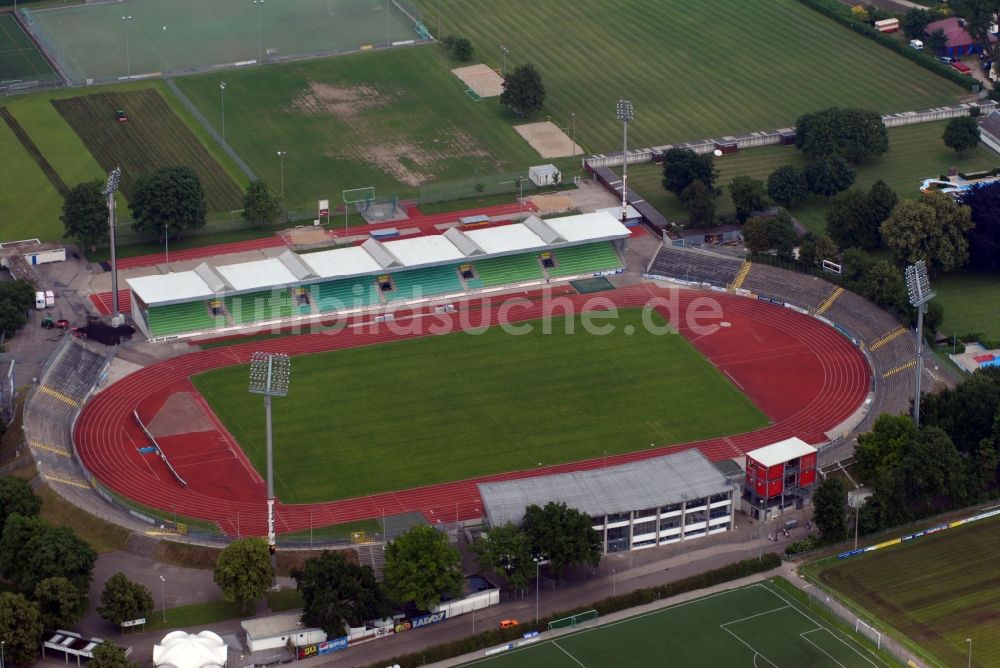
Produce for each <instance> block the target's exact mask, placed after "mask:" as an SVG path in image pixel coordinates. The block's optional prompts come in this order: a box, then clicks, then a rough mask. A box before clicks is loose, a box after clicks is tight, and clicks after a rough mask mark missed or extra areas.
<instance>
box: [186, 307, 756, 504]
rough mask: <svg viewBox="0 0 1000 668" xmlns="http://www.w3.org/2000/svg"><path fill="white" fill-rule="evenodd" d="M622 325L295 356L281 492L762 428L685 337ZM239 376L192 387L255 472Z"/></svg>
mask: <svg viewBox="0 0 1000 668" xmlns="http://www.w3.org/2000/svg"><path fill="white" fill-rule="evenodd" d="M619 315H620V317H619V318H618V319H617V320H615V321H613V323H614V331H613V332H612V333H610V334H606V335H603V336H599V335H594V334H588V333H586V332H585V331H584V330H583V328H582V326H581V320H580V318H579V317H576V318H572V319H565V318H556V319H553V320H552V328H551V333H549V334H546V333H543V330H542V328H541V323H540V322H533V323H531V324H532V326H533V328H532V331H531V332H530V333H528V334H524V335H520V336H515V335H512V334H508V333H506V332H504V331H503V330H502V329H501V328H499V327H496V328H489V329H486V330H483V333H481V334H478V335H474V334H466V333H453V334H446V335H440V336H427V337H423V338H418V339H409V340H404V341H398V342H395V343H388V344H382V345H376V346H369V347H362V348H353V349H347V350H339V351H334V352H330V353H322V354H316V355H309V356H302V357H295V358H293V360H292V380H291V389H290V392H289V395H288V397H287V398H286V399H277V400H275V410H274V443H275V464H274V465H275V481H276V491H277V493H278V496H279V497H280V498H281V500H282V501H283V502H285V503H309V502H319V501H327V500H331V499H340V498H347V497H354V496H361V495H364V494H370V493H375V492H382V491H391V490H398V489H410V488H412V487H417V486H421V485H427V484H432V483H439V482H446V481H453V480H462V479H466V478H470V477H474V476H481V475H487V474H494V473H502V472H506V471H514V470H518V469H530V468H535V467H537V466H538V465H540V464H542V465H551V464H557V463H562V462H570V461H577V460H582V459H588V458H595V457H601V456H602V455H603V454H605V453H606V454H608V455H611V454H616V453H621V452H629V451H634V450H639V449H642V448H646V447H648V446H649V444H650V443H656V444H657V445H664V444H669V443H683V442H687V441H691V440H695V439H703V438H710V437H713V436H721V435H724V434H734V433H740V432H744V431H748V430H752V429H757V428H759V427H762V426H764V425H765V424H766V423H767V420H766V418H765V417H764V415H763V414H762V413H760V411H759V410H757V408H756V407H755V406H754V405H753V404H752V403H751V402H750V401H749V399H747V398H746V397H745V396H744V395H743V394H742V393H741V392H740V391H739V390H738V389H737V388H736V387H735V386H734V385H732V384H731V383H730V382H729V380H728V379H726V378H725V376H723V375H722V374H721V373H719V371H718V370H717V369H716V368H715V367H714V366H712V364H711V363H710V362H709V361H708V360H706V359H705V358H704V357H703V356H702V355H701V353H699V352H698V351H697V350H696V349H695V348H694V347H692V346H691V345H690V344H689V343H688V342H687V341H686V340H684V339H683V338H682V337H680V336H678V335H676V334H667V335H662V336H659V335H656V334H653V333H650V332H648V331H647V329H646V328H645V327H644V326H643V322H642V315H643V314H642V312H641V311H639V310H622V311H620V312H619ZM654 315H655V314H654ZM656 317H657V318H658V316H656ZM567 321H568V322H569V323H571V324H572V325H573V331H574V332H575V333H573V334H566V333H565V332H566V327H565V325H566V324H567ZM661 322H662V321H661ZM630 327H631V328H632V330H631V331H634V332H635V333H634V334H632V335H629V334H628V333H627V332H628V331H630V330H629V328H630ZM246 378H247V367H246V366H234V367H227V368H223V369H218V370H215V371H211V372H208V373H206V374H202V375H199V376H195V377H194V378H193V381H194V384H195V386H196V387H197V388H198V389H199V390H200V391H201V392H202V394H203V395H204V396H205V398H206V399H207V400H208V402H209V404H210V405H211V407H212V409H213V410H214V411H215V413H216V414H217V415H218V416H219V418H220V419H221V420H222V422H223V423H224V424H225V425H226V426H227V427H228V428H229V430H230V432H231V433H232V434H233V435H234V436H235V438H236V440H237V441H238V442H239V443H240V446H241V447H242V448H243V450H244V452H246V454H247V455H248V457H249V458H250V460H251V461H252V462H253V464H254V466H256V467H257V469H258V470H263V469H264V465H265V434H264V424H263V420H262V419H261V413H260V410H261V409H260V397H258V396H255V395H250V394H248V393H247V392H246V391H245V387H246Z"/></svg>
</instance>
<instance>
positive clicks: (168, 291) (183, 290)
mask: <svg viewBox="0 0 1000 668" xmlns="http://www.w3.org/2000/svg"><path fill="white" fill-rule="evenodd" d="M125 282H126V283H128V285H129V287H130V288H132V291H133V292H135V294H136V295H138V297H139V299H141V300H142V301H144V302H146V303H147V304H159V303H161V302H174V301H183V300H185V299H200V298H207V297H211V296H212V295H214V294H215V293H214V292H213V291H212V288H210V287H209V285H208V283H206V282H205V281H204V279H202V277H201V276H199V275H198V274H196V273H195V272H193V271H180V272H177V273H176V274H157V275H153V276H141V277H139V278H128V279H125Z"/></svg>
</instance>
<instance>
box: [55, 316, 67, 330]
mask: <svg viewBox="0 0 1000 668" xmlns="http://www.w3.org/2000/svg"><path fill="white" fill-rule="evenodd" d="M56 327H58V328H59V329H69V320H66V319H63V318H61V319H59V320H56Z"/></svg>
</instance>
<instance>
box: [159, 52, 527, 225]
mask: <svg viewBox="0 0 1000 668" xmlns="http://www.w3.org/2000/svg"><path fill="white" fill-rule="evenodd" d="M453 65H454V63H451V62H450V61H448V59H447V57H446V55H445V54H444V51H443V50H442V49H439V48H436V47H413V48H406V49H392V50H389V51H384V52H375V53H361V54H355V55H347V56H343V57H338V58H329V59H324V60H309V61H300V62H294V63H286V64H283V65H281V66H277V67H264V68H250V69H245V70H238V71H232V72H226V73H225V76H224V78H225V80H226V84H227V87H226V92H225V95H226V119H225V120H226V139H227V141H228V142H229V143H230V144H231V145H232V146H233V147H234V148H235V149H236V151H237V153H239V154H240V156H241V157H242V158H243V159H244V160H246V161H247V163H248V164H249V165H250V166H251V168H252V169H253V170H254V172H255V173H256V174H257V175H258V176H259V177H260V178H262V179H264V180H266V181H267V182H269V183H271V184H272V185H276V184H278V183H279V182H280V180H281V171H280V170H281V164H280V161H279V160H278V158H277V157H276V155H275V153H276V151H277V150H279V149H280V150H282V151H286V152H287V156H285V159H284V170H285V172H284V175H285V193H286V201H287V202H288V206H289V208H291V209H302V210H305V211H313V212H315V210H316V209H315V207H316V200H317V199H318V198H329V199H330V200H331V202H333V203H334V205H335V206H336V205H338V204H340V202H341V191H343V190H346V189H349V188H359V187H367V186H374V187H375V188H376V194H377V195H379V196H388V195H392V194H393V193H396V194H399V195H400V196H412V195H413V194H415V193H416V192H417V187H418V186H419V185H421V184H424V183H427V182H432V181H436V180H445V181H451V180H456V179H471V178H473V177H474V175H477V174H483V175H484V176H483V177H482V178H483V180H484V181H488V180H489V178H490V177H489V176H486V175H494V174H497V173H499V172H509V171H514V170H518V169H521V170H523V169H526V168H527V165H533V164H537V163H538V162H539V158H538V154H537V153H535V152H534V150H533V149H532V148H531V147H530V146H528V144H527V143H526V142H525V141H524V140H522V139H521V138H520V137H519V136H518V135H517V133H516V132H515V131H514V130H513V128H512V127H511V126H510V123H509V119H508V120H504V119H505V118H507V115H508V114H509V112H505V111H504V109H503V108H502V107H500V105H498V104H496V103H495V101H494V102H488V101H484V102H479V103H476V102H472V101H471V100H470V99H469V97H468V96H467V95H466V94H465V85H464V84H463V83H462V82H461V81H459V80H458V79H457V78H456V77H454V76H453V75H452V74H451V72H450V71H449V69H450V67H452V66H453ZM220 78H223V77H222V76H221V75H220V74H218V73H214V74H205V75H197V76H191V77H182V78H178V79H176V83H177V85H178V86H179V87H180V88H181V90H182V91H183V92H184V93H185V94H186V95H187V96H188V97H189V98H191V100H192V101H193V102H194V104H195V105H196V106H197V107H198V109H199V110H200V111H201V113H202V114H204V116H205V118H207V119H208V121H209V122H210V123H212V124H213V125H214V126H215V127H216V128H219V127H220V126H221V124H222V118H221V115H222V108H221V104H220V94H219V80H220ZM509 116H510V118H513V115H509ZM487 185H492V182H491V183H488V184H487Z"/></svg>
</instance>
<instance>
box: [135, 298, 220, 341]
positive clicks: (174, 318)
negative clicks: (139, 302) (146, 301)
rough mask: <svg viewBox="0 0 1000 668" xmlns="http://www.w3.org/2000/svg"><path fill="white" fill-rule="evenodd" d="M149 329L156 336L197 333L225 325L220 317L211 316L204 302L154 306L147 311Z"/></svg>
mask: <svg viewBox="0 0 1000 668" xmlns="http://www.w3.org/2000/svg"><path fill="white" fill-rule="evenodd" d="M148 318H149V329H150V331H151V332H152V333H153V334H155V335H157V336H165V335H168V334H181V333H183V332H197V331H201V330H206V329H212V328H214V327H218V326H221V325H224V324H225V318H224V317H222V316H213V315H212V312H211V311H209V309H208V305H207V304H206V303H205V302H204V301H198V302H188V303H186V304H171V305H169V306H154V307H151V308H150V309H149V315H148Z"/></svg>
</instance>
